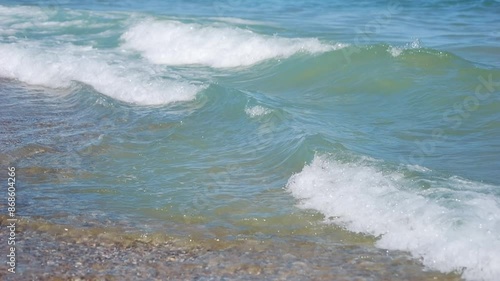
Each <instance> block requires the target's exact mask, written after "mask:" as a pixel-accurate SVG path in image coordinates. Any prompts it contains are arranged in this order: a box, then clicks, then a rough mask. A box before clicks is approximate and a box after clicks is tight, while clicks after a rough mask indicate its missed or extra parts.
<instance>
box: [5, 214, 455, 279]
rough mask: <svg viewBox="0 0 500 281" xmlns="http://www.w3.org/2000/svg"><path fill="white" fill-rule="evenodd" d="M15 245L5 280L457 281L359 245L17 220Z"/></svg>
mask: <svg viewBox="0 0 500 281" xmlns="http://www.w3.org/2000/svg"><path fill="white" fill-rule="evenodd" d="M6 219H7V217H5V216H2V217H0V220H1V224H2V229H6V228H5V227H6V225H7V220H6ZM6 237H7V236H6V232H4V231H2V236H1V237H0V245H1V246H0V249H1V251H2V253H7V241H6ZM16 238H17V243H16V255H17V268H16V273H15V274H11V273H8V272H7V267H6V263H5V262H2V263H1V267H0V279H1V280H460V278H459V277H458V276H457V275H453V274H448V275H445V274H442V273H438V272H432V271H425V269H424V268H423V267H422V266H421V265H420V264H418V263H417V262H416V261H415V260H413V259H411V258H410V257H409V256H408V255H407V254H406V253H402V252H387V251H384V250H381V249H376V248H374V247H373V248H372V247H365V246H357V245H342V244H338V245H330V246H324V245H323V246H319V245H317V244H315V243H310V242H304V241H298V240H293V239H289V240H286V241H273V242H272V243H271V242H269V241H266V240H262V241H260V240H247V239H245V240H235V241H220V240H219V241H217V240H214V239H205V240H204V239H192V238H187V237H185V238H182V237H170V236H168V235H166V234H162V233H157V234H150V235H145V234H144V233H139V232H138V233H125V232H124V231H123V230H120V229H118V228H113V227H109V228H107V227H92V228H75V227H70V226H65V225H57V224H52V223H50V222H46V221H44V220H41V219H22V220H19V221H18V223H17V237H16ZM2 256H5V255H4V254H2Z"/></svg>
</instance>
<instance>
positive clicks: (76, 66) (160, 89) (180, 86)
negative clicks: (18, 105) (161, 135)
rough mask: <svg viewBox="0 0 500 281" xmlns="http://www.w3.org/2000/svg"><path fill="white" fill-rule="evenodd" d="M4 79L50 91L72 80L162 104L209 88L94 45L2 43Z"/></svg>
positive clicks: (118, 96) (114, 95)
mask: <svg viewBox="0 0 500 281" xmlns="http://www.w3.org/2000/svg"><path fill="white" fill-rule="evenodd" d="M0 53H1V54H2V56H0V77H3V78H9V79H16V80H19V81H21V82H24V83H27V84H31V85H39V86H45V87H48V88H68V87H70V86H71V83H72V81H78V82H81V83H84V84H87V85H89V86H91V87H93V88H94V89H95V90H96V91H98V92H100V93H102V94H104V95H107V96H109V97H112V98H114V99H117V100H121V101H124V102H127V103H134V104H139V105H161V104H168V103H172V102H179V101H189V100H193V99H194V98H195V97H196V94H197V93H198V92H200V91H201V90H203V89H205V86H203V85H194V84H191V83H189V82H187V81H180V80H173V79H165V78H163V77H160V76H158V77H157V76H155V75H151V72H154V71H147V69H146V70H145V69H144V66H143V65H135V64H134V63H132V62H131V61H129V60H127V58H117V57H116V56H113V55H112V54H103V53H100V52H99V51H98V50H94V49H92V48H91V47H78V46H72V45H65V46H62V47H57V48H56V47H54V49H47V48H46V47H45V48H44V47H41V46H38V45H36V44H34V43H30V44H0Z"/></svg>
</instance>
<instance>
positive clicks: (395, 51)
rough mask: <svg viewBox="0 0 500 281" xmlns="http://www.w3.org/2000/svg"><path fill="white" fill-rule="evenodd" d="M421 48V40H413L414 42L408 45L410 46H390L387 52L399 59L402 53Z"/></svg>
mask: <svg viewBox="0 0 500 281" xmlns="http://www.w3.org/2000/svg"><path fill="white" fill-rule="evenodd" d="M421 47H422V46H421V44H420V40H418V39H415V40H413V42H411V43H408V44H406V45H404V46H401V47H394V46H389V49H387V51H388V52H389V53H390V54H391V56H393V57H398V56H399V55H401V53H402V52H403V51H404V50H410V49H418V48H421Z"/></svg>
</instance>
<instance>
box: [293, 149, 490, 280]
mask: <svg viewBox="0 0 500 281" xmlns="http://www.w3.org/2000/svg"><path fill="white" fill-rule="evenodd" d="M412 184H414V183H412V180H411V179H408V178H405V176H404V175H403V174H401V173H398V172H384V171H381V170H380V169H377V168H376V166H375V165H373V164H370V163H369V162H366V161H361V162H359V163H343V162H339V161H336V160H334V159H333V158H332V157H331V156H325V155H321V156H318V155H316V156H315V158H314V160H313V161H312V163H311V164H309V165H306V166H305V167H304V168H303V170H302V171H301V172H299V173H297V174H295V175H293V176H292V177H291V178H290V179H289V181H288V183H287V186H286V187H287V190H288V191H290V192H291V193H292V195H293V196H294V197H296V198H297V199H299V200H300V203H299V207H301V208H304V209H315V210H317V211H319V212H321V213H323V214H324V215H325V216H326V217H327V218H328V219H327V220H329V221H332V222H333V223H336V224H339V225H342V226H344V227H346V228H347V229H349V230H351V231H353V232H359V233H365V234H369V235H373V236H376V237H378V238H379V239H378V241H377V243H376V245H377V246H378V247H380V248H384V249H390V250H403V251H408V252H410V253H411V254H412V255H413V256H414V257H416V258H418V259H420V260H421V261H422V262H423V263H424V265H425V266H427V267H429V268H431V269H436V270H439V271H442V272H453V271H455V272H459V273H462V277H464V278H466V279H467V280H496V278H498V276H500V237H499V236H498V233H500V215H499V214H500V207H499V205H500V204H499V202H498V199H497V198H496V197H494V196H493V195H488V194H485V193H482V192H476V191H474V190H484V189H488V188H490V187H491V186H485V185H483V184H481V183H476V182H469V181H465V180H462V179H458V178H449V179H448V180H447V182H441V183H440V182H433V183H432V187H431V188H429V189H420V190H415V189H412V188H408V187H409V186H411V185H412Z"/></svg>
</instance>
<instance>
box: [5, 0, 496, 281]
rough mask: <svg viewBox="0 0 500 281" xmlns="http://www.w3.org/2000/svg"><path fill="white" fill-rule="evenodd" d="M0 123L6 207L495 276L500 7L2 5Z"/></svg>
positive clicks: (239, 2)
mask: <svg viewBox="0 0 500 281" xmlns="http://www.w3.org/2000/svg"><path fill="white" fill-rule="evenodd" d="M0 125H1V127H0V128H1V129H0V166H1V168H2V171H1V173H2V174H3V175H2V181H3V183H2V186H3V187H2V189H6V186H7V181H6V180H4V179H6V178H7V173H8V170H7V167H11V166H12V167H15V169H16V171H17V182H16V186H17V197H16V200H17V201H16V202H17V214H18V216H21V217H25V218H41V219H44V220H46V221H48V222H50V223H54V224H59V225H67V226H74V227H86V226H87V227H88V226H94V225H101V226H107V225H115V226H120V227H122V228H123V229H124V230H123V231H135V232H140V233H144V234H147V233H168V234H172V235H178V236H184V237H191V236H195V235H197V236H203V237H205V238H207V239H212V240H214V241H217V242H219V243H224V241H234V240H241V239H243V240H244V239H260V240H265V241H268V242H273V241H276V242H278V241H281V242H282V241H285V242H286V241H289V240H290V239H292V240H293V241H307V243H314V244H315V245H318V246H319V248H321V249H324V251H327V249H328V247H327V245H331V244H344V245H358V246H360V247H375V248H378V249H383V250H387V251H398V252H402V253H406V254H407V255H408V256H410V257H411V258H412V259H413V260H414V261H415V262H418V263H421V264H422V265H423V267H424V268H425V270H434V271H439V272H442V273H454V274H458V275H460V276H461V277H462V278H464V279H466V280H498V278H500V1H498V0H461V1H460V0H456V1H455V0H454V1H451V0H423V1H406V0H400V1H398V0H396V1H382V0H372V1H367V0H360V1H346V0H331V1H320V0H301V1H285V0H268V1H247V0H235V1H230V0H186V1H180V0H174V1H161V0H145V1H138V0H137V1H136V0H124V1H111V0H109V1H108V0H88V1H76V0H45V1H43V0H41V1H31V0H26V1H21V0H17V1H15V0H1V1H0ZM5 194H7V193H6V191H5ZM6 196H7V195H5V196H4V197H6ZM2 210H4V214H6V205H5V204H4V208H3V209H2ZM323 246H324V247H323ZM334 255H335V253H332V259H333V258H334V257H333V256H334ZM353 274H355V273H353Z"/></svg>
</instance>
